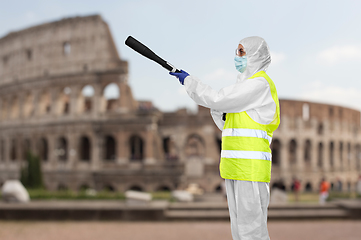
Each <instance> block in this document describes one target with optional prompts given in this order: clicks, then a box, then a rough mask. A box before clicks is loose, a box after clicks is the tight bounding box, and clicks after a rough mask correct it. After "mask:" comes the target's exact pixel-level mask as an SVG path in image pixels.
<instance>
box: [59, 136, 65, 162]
mask: <svg viewBox="0 0 361 240" xmlns="http://www.w3.org/2000/svg"><path fill="white" fill-rule="evenodd" d="M57 155H58V160H60V161H67V160H68V141H67V139H66V138H65V137H59V138H58V140H57Z"/></svg>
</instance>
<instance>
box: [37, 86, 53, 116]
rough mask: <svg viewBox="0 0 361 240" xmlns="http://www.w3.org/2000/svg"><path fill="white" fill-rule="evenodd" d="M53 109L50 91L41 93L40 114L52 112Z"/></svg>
mask: <svg viewBox="0 0 361 240" xmlns="http://www.w3.org/2000/svg"><path fill="white" fill-rule="evenodd" d="M50 110H51V102H50V94H49V92H47V91H46V92H43V93H41V95H40V102H39V114H40V115H45V114H48V113H50Z"/></svg>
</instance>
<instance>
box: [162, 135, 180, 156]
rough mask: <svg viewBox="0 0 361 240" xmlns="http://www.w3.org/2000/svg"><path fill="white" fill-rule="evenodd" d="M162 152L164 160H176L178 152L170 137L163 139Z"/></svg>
mask: <svg viewBox="0 0 361 240" xmlns="http://www.w3.org/2000/svg"><path fill="white" fill-rule="evenodd" d="M163 151H164V156H165V159H166V160H178V150H177V146H176V144H175V142H174V141H173V138H172V137H171V136H168V137H164V138H163Z"/></svg>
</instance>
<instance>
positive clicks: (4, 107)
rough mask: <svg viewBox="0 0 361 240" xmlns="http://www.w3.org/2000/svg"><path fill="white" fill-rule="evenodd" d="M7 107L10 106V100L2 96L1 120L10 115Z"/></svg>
mask: <svg viewBox="0 0 361 240" xmlns="http://www.w3.org/2000/svg"><path fill="white" fill-rule="evenodd" d="M7 108H8V100H7V99H6V98H2V99H1V106H0V119H1V120H5V119H7V117H8V114H7Z"/></svg>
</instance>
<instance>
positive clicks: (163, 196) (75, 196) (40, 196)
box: [0, 189, 172, 201]
mask: <svg viewBox="0 0 361 240" xmlns="http://www.w3.org/2000/svg"><path fill="white" fill-rule="evenodd" d="M27 190H28V192H29V196H30V199H31V200H125V193H122V192H111V191H100V192H96V194H94V195H89V194H87V192H86V191H85V190H84V191H79V192H75V191H71V190H59V191H48V190H45V189H27ZM151 194H152V199H153V200H168V201H170V200H171V199H172V196H171V192H169V191H166V192H152V193H151ZM0 197H1V194H0Z"/></svg>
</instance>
